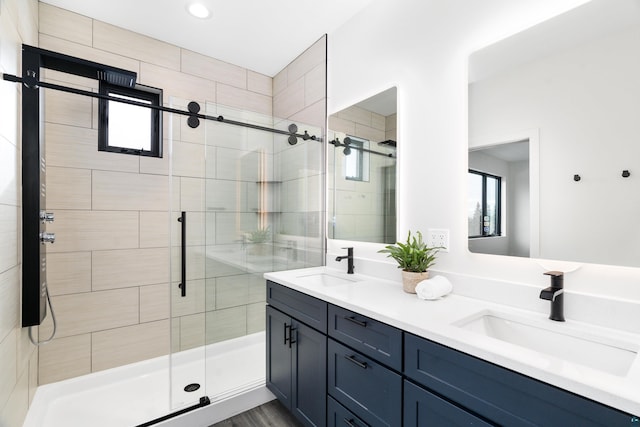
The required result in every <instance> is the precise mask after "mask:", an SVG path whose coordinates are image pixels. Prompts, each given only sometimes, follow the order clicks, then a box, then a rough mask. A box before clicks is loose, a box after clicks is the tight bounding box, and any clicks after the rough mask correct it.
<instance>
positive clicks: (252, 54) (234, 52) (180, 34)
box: [40, 0, 372, 77]
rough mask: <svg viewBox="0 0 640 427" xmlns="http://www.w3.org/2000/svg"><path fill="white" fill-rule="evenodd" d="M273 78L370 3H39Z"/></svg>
mask: <svg viewBox="0 0 640 427" xmlns="http://www.w3.org/2000/svg"><path fill="white" fill-rule="evenodd" d="M40 1H42V2H43V3H48V4H51V5H53V6H57V7H60V8H63V9H67V10H70V11H72V12H76V13H79V14H81V15H85V16H88V17H91V18H94V19H97V20H100V21H104V22H107V23H109V24H112V25H116V26H118V27H122V28H126V29H128V30H131V31H135V32H136V33H140V34H144V35H146V36H149V37H153V38H155V39H158V40H162V41H164V42H167V43H171V44H174V45H177V46H180V47H183V48H186V49H189V50H192V51H194V52H198V53H201V54H204V55H207V56H211V57H213V58H217V59H220V60H222V61H225V62H229V63H232V64H235V65H239V66H241V67H245V68H248V69H250V70H253V71H256V72H259V73H262V74H265V75H267V76H271V77H273V76H274V75H275V74H277V73H278V72H279V71H280V70H282V69H283V68H284V67H286V66H287V65H288V64H289V63H290V62H291V61H292V60H294V59H295V58H296V57H297V56H298V55H299V54H300V53H302V52H303V51H304V50H305V49H306V48H308V47H309V46H310V45H311V44H313V43H314V42H315V41H317V40H318V39H319V38H320V37H322V35H324V34H330V33H331V32H332V31H334V30H335V29H337V28H338V27H340V26H341V25H342V24H344V23H345V22H346V21H348V20H349V19H350V18H351V17H352V16H354V15H355V14H357V13H358V12H359V11H360V10H362V9H363V8H365V7H366V6H367V5H368V4H369V3H371V1H372V0H348V1H345V0H198V1H199V2H200V3H203V4H205V5H206V6H207V7H208V8H209V10H211V12H212V16H211V17H209V18H206V19H199V18H195V17H192V16H191V15H189V14H188V13H187V11H186V9H187V6H188V5H189V4H190V3H193V2H194V1H195V0H109V1H104V0H40Z"/></svg>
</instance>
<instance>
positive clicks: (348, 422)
mask: <svg viewBox="0 0 640 427" xmlns="http://www.w3.org/2000/svg"><path fill="white" fill-rule="evenodd" d="M344 423H345V424H346V425H348V426H349V427H358V426H356V425H355V424H354V423H353V418H352V419H348V418H345V419H344Z"/></svg>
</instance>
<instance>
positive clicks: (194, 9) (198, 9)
mask: <svg viewBox="0 0 640 427" xmlns="http://www.w3.org/2000/svg"><path fill="white" fill-rule="evenodd" d="M187 11H189V13H190V14H191V15H193V16H195V17H196V18H200V19H205V18H208V17H209V16H210V15H211V12H210V11H209V9H207V7H206V6H205V5H203V4H202V3H191V4H190V5H189V6H187Z"/></svg>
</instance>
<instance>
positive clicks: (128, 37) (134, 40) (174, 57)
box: [93, 20, 180, 70]
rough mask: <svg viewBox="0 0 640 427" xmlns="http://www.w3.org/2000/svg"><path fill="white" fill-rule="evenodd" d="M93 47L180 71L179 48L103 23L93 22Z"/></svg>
mask: <svg viewBox="0 0 640 427" xmlns="http://www.w3.org/2000/svg"><path fill="white" fill-rule="evenodd" d="M93 46H94V47H95V48H97V49H102V50H106V51H108V52H113V53H117V54H119V55H123V56H127V57H129V58H136V59H139V60H140V61H144V62H148V63H150V64H155V65H159V66H161V67H164V68H169V69H172V70H179V69H180V48H179V47H177V46H173V45H170V44H168V43H164V42H161V41H160V40H156V39H152V38H151V37H147V36H143V35H142V34H138V33H134V32H132V31H128V30H125V29H123V28H120V27H116V26H113V25H110V24H107V23H104V22H101V21H95V20H94V21H93Z"/></svg>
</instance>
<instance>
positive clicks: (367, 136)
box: [327, 87, 397, 243]
mask: <svg viewBox="0 0 640 427" xmlns="http://www.w3.org/2000/svg"><path fill="white" fill-rule="evenodd" d="M396 100H397V90H396V88H395V87H393V88H390V89H387V90H385V91H383V92H381V93H379V94H377V95H374V96H372V97H370V98H368V99H366V100H364V101H362V102H359V103H357V104H355V105H352V106H350V107H348V108H345V109H344V110H341V111H339V112H337V113H335V114H332V115H331V116H329V132H328V135H329V144H327V149H328V155H327V158H328V166H329V167H328V181H329V182H328V204H329V206H328V212H329V218H328V219H329V224H328V235H329V238H331V239H340V240H353V241H359V242H375V243H395V242H396V150H397V136H396V122H397V106H396V105H397V101H396Z"/></svg>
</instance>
